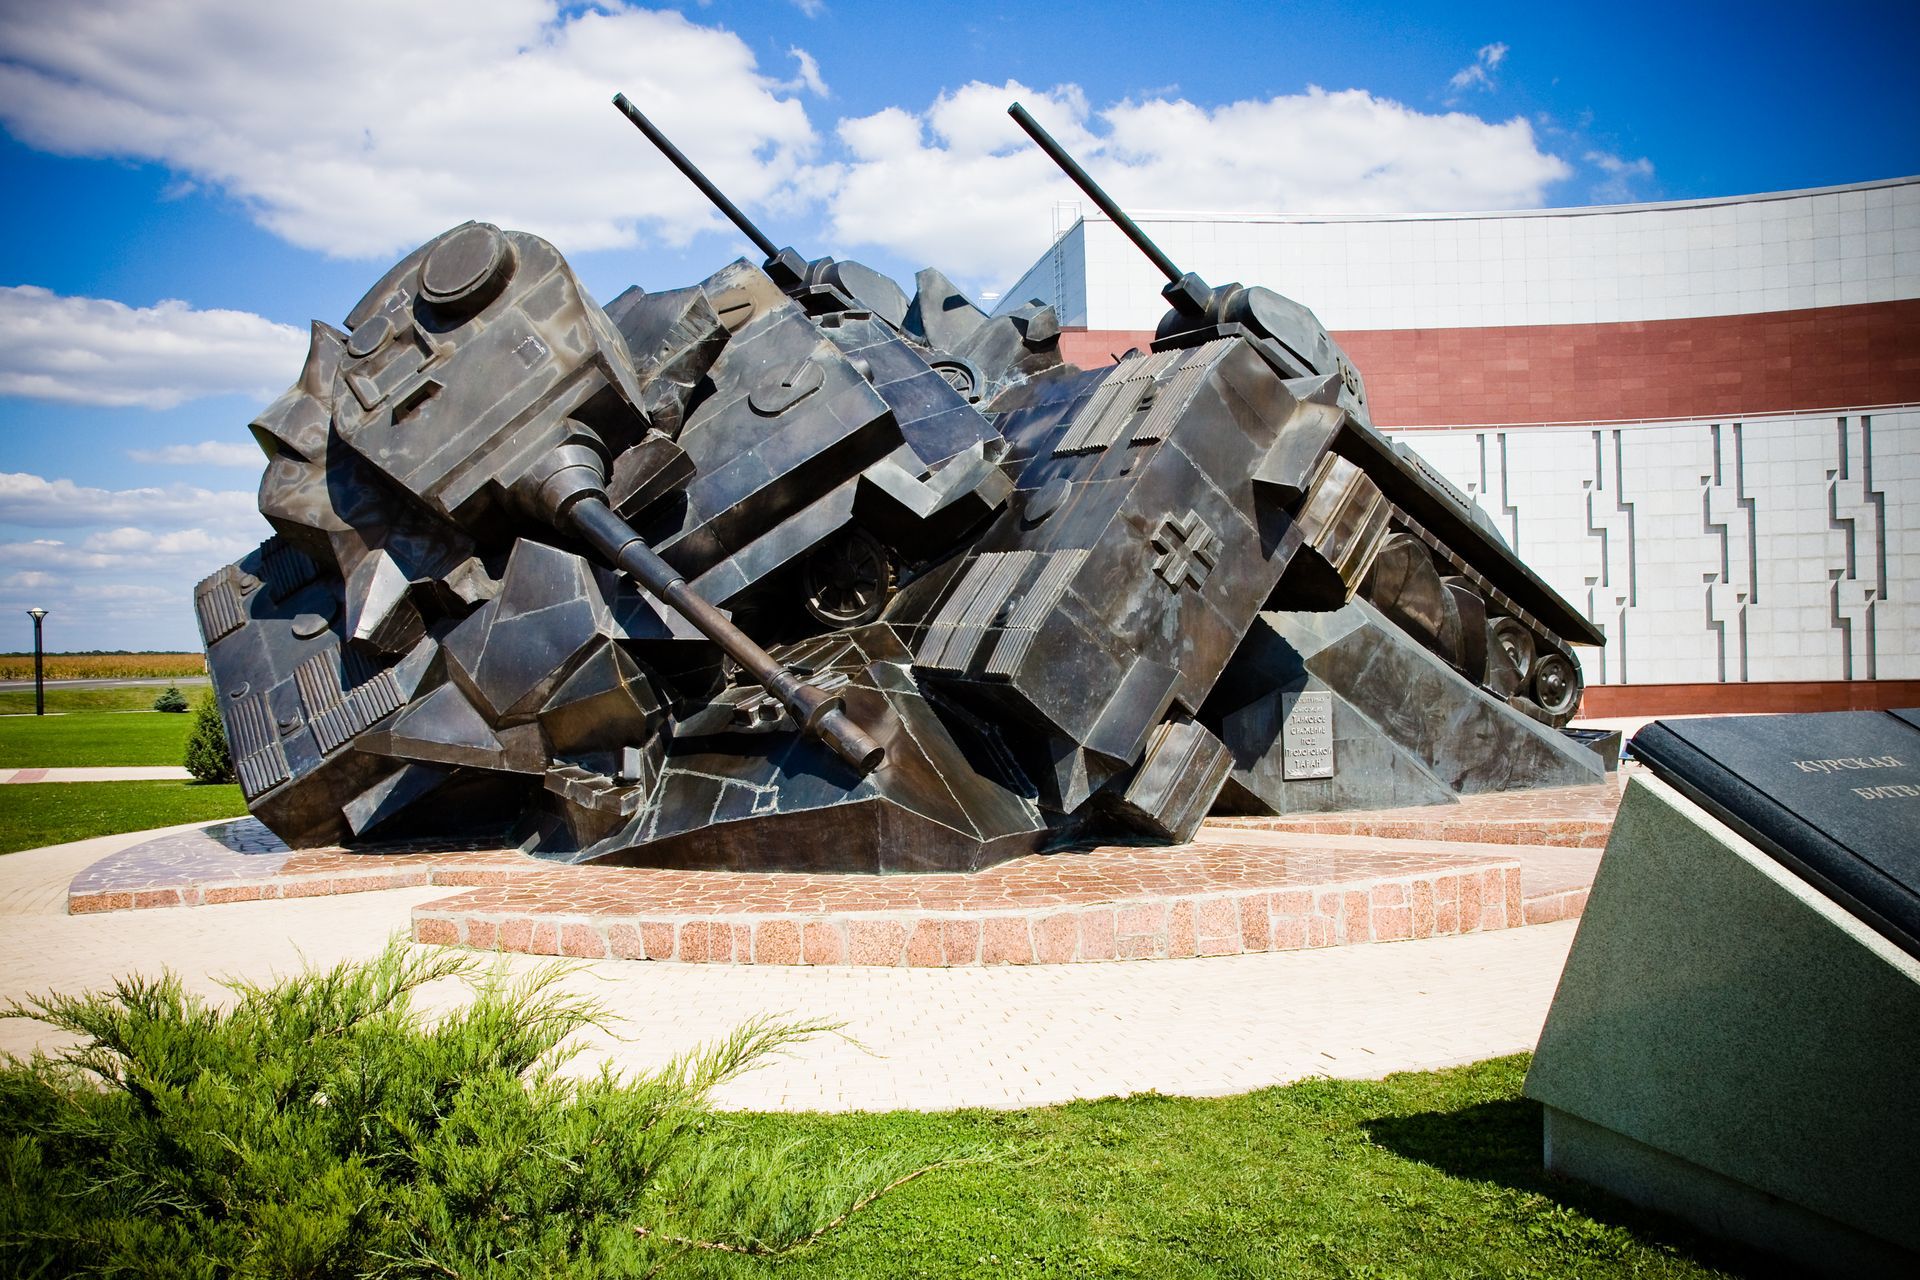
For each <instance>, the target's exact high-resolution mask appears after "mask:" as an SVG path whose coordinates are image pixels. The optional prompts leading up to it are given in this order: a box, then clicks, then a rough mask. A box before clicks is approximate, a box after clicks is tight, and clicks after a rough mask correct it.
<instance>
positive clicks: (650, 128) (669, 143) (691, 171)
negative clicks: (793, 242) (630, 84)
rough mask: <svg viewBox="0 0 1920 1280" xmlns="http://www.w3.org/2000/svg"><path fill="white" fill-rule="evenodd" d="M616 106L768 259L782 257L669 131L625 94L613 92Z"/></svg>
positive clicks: (778, 250)
mask: <svg viewBox="0 0 1920 1280" xmlns="http://www.w3.org/2000/svg"><path fill="white" fill-rule="evenodd" d="M613 105H614V106H616V107H618V108H620V112H621V114H622V115H624V116H626V118H627V119H629V120H631V121H633V127H634V128H636V129H638V130H639V131H640V132H641V133H644V134H646V135H647V141H648V142H651V143H652V144H653V145H654V146H655V147H658V148H659V150H660V154H661V155H663V156H665V157H666V158H667V159H668V160H669V161H671V162H672V164H673V167H674V168H676V169H678V170H679V171H680V172H681V173H684V174H686V175H687V181H689V182H691V183H692V184H693V185H694V186H696V187H698V188H700V194H701V195H703V196H705V197H706V198H707V199H708V200H711V201H712V202H713V207H714V208H716V209H718V210H719V211H720V212H721V213H724V214H726V215H727V220H728V221H730V222H731V223H733V225H734V226H736V227H738V228H740V233H741V234H742V235H744V236H746V238H747V239H749V240H751V241H753V243H754V244H755V245H756V246H758V248H759V250H760V252H762V253H764V254H766V255H767V257H769V258H777V257H779V256H780V249H779V247H778V246H776V245H775V244H774V243H773V241H771V240H769V239H768V238H767V234H766V232H764V231H762V230H760V228H759V227H757V226H755V225H754V224H753V219H751V218H749V217H747V215H746V214H744V213H742V212H740V209H739V206H737V205H735V204H734V203H733V201H731V200H729V199H727V197H726V195H725V194H724V193H723V192H722V191H721V190H720V188H719V187H716V186H714V185H713V180H712V179H711V178H709V177H707V175H706V174H704V173H702V172H700V166H698V165H696V164H695V163H694V162H693V161H691V160H689V159H687V157H686V155H685V154H684V153H682V152H681V150H680V148H678V147H676V146H674V145H673V140H672V139H670V138H669V137H667V135H666V134H664V133H662V132H660V130H659V128H658V127H657V126H656V125H655V124H654V123H653V121H651V120H649V119H647V117H646V116H645V115H644V114H642V113H641V111H640V108H638V107H636V106H634V105H633V103H631V102H629V101H627V95H626V94H624V93H616V94H614V95H613Z"/></svg>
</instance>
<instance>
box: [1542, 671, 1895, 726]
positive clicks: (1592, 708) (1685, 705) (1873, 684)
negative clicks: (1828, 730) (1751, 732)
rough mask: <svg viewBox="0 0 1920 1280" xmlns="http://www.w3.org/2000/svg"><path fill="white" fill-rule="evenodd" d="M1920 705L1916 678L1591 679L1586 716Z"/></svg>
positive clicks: (1728, 713)
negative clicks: (1679, 681) (1677, 681)
mask: <svg viewBox="0 0 1920 1280" xmlns="http://www.w3.org/2000/svg"><path fill="white" fill-rule="evenodd" d="M1914 706H1920V680H1768V681H1753V682H1750V683H1746V684H1738V683H1728V684H1590V685H1588V686H1587V690H1586V694H1585V696H1583V697H1582V698H1581V700H1580V714H1581V715H1582V716H1584V717H1587V718H1590V719H1592V718H1599V719H1604V718H1608V717H1613V716H1685V715H1710V716H1739V715H1760V714H1762V713H1765V712H1775V711H1886V710H1888V709H1890V708H1893V707H1914Z"/></svg>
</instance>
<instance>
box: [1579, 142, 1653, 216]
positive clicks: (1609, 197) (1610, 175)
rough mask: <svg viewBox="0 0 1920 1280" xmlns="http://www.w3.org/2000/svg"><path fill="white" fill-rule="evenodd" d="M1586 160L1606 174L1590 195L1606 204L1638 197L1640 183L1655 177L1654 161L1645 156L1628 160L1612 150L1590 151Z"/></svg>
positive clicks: (1621, 202) (1622, 202)
mask: <svg viewBox="0 0 1920 1280" xmlns="http://www.w3.org/2000/svg"><path fill="white" fill-rule="evenodd" d="M1586 161H1587V163H1588V164H1590V165H1592V166H1593V167H1594V168H1596V169H1598V170H1599V171H1600V172H1601V173H1603V174H1605V175H1606V176H1605V177H1604V178H1602V179H1601V180H1600V181H1598V182H1596V183H1594V184H1593V186H1592V187H1591V188H1590V189H1589V191H1588V195H1589V196H1590V197H1591V198H1592V199H1594V200H1598V201H1601V202H1602V203H1606V204H1625V203H1627V202H1628V201H1630V200H1634V199H1636V198H1638V190H1639V185H1640V183H1642V182H1644V181H1646V180H1647V179H1649V178H1651V177H1653V161H1651V160H1649V159H1647V158H1646V157H1645V156H1641V157H1639V158H1638V159H1634V160H1628V159H1626V158H1625V157H1624V156H1617V155H1615V154H1613V153H1612V152H1610V151H1589V152H1587V154H1586Z"/></svg>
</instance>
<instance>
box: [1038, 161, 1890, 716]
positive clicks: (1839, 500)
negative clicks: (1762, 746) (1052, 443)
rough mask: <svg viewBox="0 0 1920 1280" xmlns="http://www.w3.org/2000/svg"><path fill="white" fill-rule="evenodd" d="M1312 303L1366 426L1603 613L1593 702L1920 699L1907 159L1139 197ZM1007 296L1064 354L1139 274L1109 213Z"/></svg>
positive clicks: (1073, 213)
mask: <svg viewBox="0 0 1920 1280" xmlns="http://www.w3.org/2000/svg"><path fill="white" fill-rule="evenodd" d="M1133 216H1134V218H1135V220H1136V221H1137V222H1138V223H1139V224H1140V225H1141V227H1142V229H1143V230H1144V231H1145V232H1146V233H1147V235H1148V236H1150V237H1151V238H1152V239H1153V240H1154V241H1155V242H1156V243H1157V244H1158V245H1159V246H1160V247H1161V248H1162V249H1164V250H1165V251H1166V252H1167V254H1168V255H1169V256H1170V257H1172V259H1173V260H1174V261H1175V262H1176V263H1178V264H1179V265H1180V267H1181V268H1182V269H1184V270H1187V271H1193V272H1196V273H1198V274H1199V275H1200V276H1201V277H1202V278H1204V279H1205V280H1207V281H1208V282H1209V283H1212V284H1222V283H1225V282H1227V281H1232V280H1238V281H1241V282H1244V283H1247V284H1264V285H1266V286H1268V287H1270V288H1273V289H1276V290H1278V291H1279V292H1281V293H1283V294H1286V295H1287V296H1289V297H1291V298H1294V299H1296V300H1298V301H1300V302H1302V303H1305V304H1306V305H1307V306H1309V307H1312V308H1313V309H1314V311H1315V312H1316V313H1317V314H1318V316H1319V317H1320V320H1321V322H1322V323H1323V324H1325V325H1326V326H1327V328H1328V329H1329V330H1331V331H1332V333H1333V336H1334V337H1335V339H1336V340H1338V341H1339V342H1340V343H1341V345H1342V346H1344V347H1345V348H1346V351H1347V353H1348V355H1349V356H1350V357H1351V358H1352V361H1353V363H1354V365H1355V366H1356V367H1357V368H1358V369H1359V371H1360V373H1361V375H1362V376H1363V378H1364V379H1365V382H1366V391H1367V397H1368V402H1369V405H1370V407H1371V410H1372V414H1373V419H1374V422H1375V424H1376V425H1377V426H1380V427H1382V428H1384V429H1386V430H1388V431H1389V433H1391V434H1393V435H1394V436H1395V437H1397V438H1398V439H1401V440H1405V441H1408V442H1409V443H1411V444H1412V445H1413V447H1414V448H1415V449H1416V450H1417V451H1418V452H1419V453H1420V455H1421V456H1422V457H1423V458H1425V459H1426V460H1427V461H1428V462H1429V463H1430V464H1431V465H1432V466H1433V467H1434V468H1435V469H1437V470H1438V471H1440V472H1441V473H1442V474H1444V475H1445V476H1446V477H1447V478H1448V479H1450V480H1452V481H1453V482H1454V483H1455V484H1456V485H1458V486H1459V487H1460V488H1461V489H1463V490H1465V491H1466V492H1467V493H1468V494H1470V495H1472V496H1473V498H1474V500H1475V501H1476V502H1478V503H1480V504H1481V505H1482V506H1483V507H1484V508H1485V509H1486V511H1488V512H1489V513H1490V514H1491V515H1492V516H1493V517H1494V518H1495V519H1496V520H1497V521H1498V523H1499V526H1500V528H1501V530H1502V532H1503V533H1504V534H1505V536H1506V537H1507V539H1508V541H1509V543H1510V544H1511V545H1512V546H1513V548H1514V549H1515V550H1516V551H1517V552H1518V553H1519V554H1520V555H1521V557H1522V558H1524V559H1525V560H1526V562H1527V563H1528V564H1529V565H1531V566H1532V567H1533V568H1534V569H1535V570H1537V571H1538V572H1539V573H1540V574H1541V575H1542V576H1543V577H1544V578H1546V580H1547V581H1548V582H1550V583H1551V584H1552V585H1553V586H1554V587H1555V588H1556V589H1558V590H1559V591H1560V592H1561V594H1562V595H1564V596H1565V597H1566V598H1567V599H1568V600H1570V601H1572V602H1574V604H1575V605H1576V606H1577V607H1579V608H1580V609H1581V610H1582V611H1583V612H1584V613H1585V614H1586V615H1587V616H1588V617H1589V618H1591V619H1592V620H1593V621H1594V622H1596V623H1598V624H1599V625H1600V626H1601V627H1602V628H1603V629H1604V630H1605V632H1606V634H1607V644H1606V646H1605V647H1604V648H1603V649H1597V650H1592V649H1590V650H1581V651H1579V652H1580V653H1581V657H1582V661H1583V662H1584V664H1585V668H1586V670H1585V674H1586V678H1587V682H1588V687H1587V695H1586V700H1585V703H1584V705H1583V713H1584V714H1586V715H1588V716H1607V715H1636V714H1645V715H1651V714H1663V713H1672V714H1677V713H1682V712H1689V711H1702V712H1740V711H1756V712H1757V711H1786V710H1825V709H1837V708H1847V707H1862V708H1864V707H1885V706H1914V705H1920V599H1916V596H1917V594H1920V177H1909V178H1898V179H1893V180H1890V181H1884V182H1867V183H1859V184H1856V185H1852V186H1844V187H1826V188H1821V189H1817V190H1808V191H1786V192H1775V193H1770V194H1764V195H1751V196H1739V197H1733V198H1727V199H1713V200H1687V201H1676V202H1671V203H1662V204H1639V205H1617V206H1606V207H1592V208H1579V209H1536V210H1525V211H1519V212H1510V213H1443V214H1396V215H1351V216H1343V215H1324V214H1316V215H1295V214H1274V213H1201V212H1178V211H1152V210H1139V211H1133ZM1055 220H1056V237H1055V242H1054V244H1053V246H1052V248H1050V249H1049V250H1048V251H1047V253H1046V254H1045V255H1044V256H1043V257H1042V258H1041V259H1040V260H1039V261H1038V262H1037V263H1035V264H1034V266H1033V267H1032V268H1031V269H1030V270H1029V271H1028V272H1027V273H1026V275H1025V276H1023V277H1022V278H1021V279H1020V281H1019V282H1018V283H1017V284H1015V285H1014V286H1013V287H1011V288H1010V289H1008V290H1007V291H1006V293H1005V295H1004V301H1003V303H1002V306H1003V307H1008V306H1012V305H1016V304H1018V303H1021V302H1025V301H1027V300H1029V299H1034V298H1038V299H1042V300H1044V301H1046V302H1049V303H1052V304H1053V305H1054V306H1055V307H1056V309H1057V310H1058V312H1059V315H1060V320H1061V323H1062V325H1063V327H1064V329H1065V333H1064V335H1063V338H1062V346H1063V351H1064V354H1065V355H1066V356H1067V358H1068V359H1069V360H1072V361H1074V362H1075V363H1078V364H1082V365H1085V366H1089V367H1095V366H1098V365H1101V364H1105V363H1107V362H1109V361H1110V360H1111V359H1112V358H1113V357H1114V356H1116V355H1118V354H1120V353H1123V352H1125V351H1127V350H1128V349H1130V348H1135V347H1138V348H1141V349H1143V350H1144V349H1145V348H1146V347H1147V346H1148V344H1149V343H1150V342H1151V341H1152V338H1153V330H1154V327H1155V326H1156V325H1157V324H1158V323H1159V320H1160V316H1161V315H1162V313H1163V312H1164V311H1165V309H1166V303H1165V301H1164V300H1163V299H1162V298H1161V296H1160V287H1161V284H1162V277H1161V276H1160V275H1159V273H1158V272H1156V271H1155V270H1154V268H1153V266H1152V265H1151V264H1150V263H1149V262H1148V261H1147V260H1146V259H1145V258H1144V257H1143V256H1142V255H1141V253H1140V252H1139V250H1137V249H1136V248H1134V247H1133V245H1132V244H1130V243H1129V242H1128V241H1127V240H1126V239H1125V238H1124V237H1123V236H1122V235H1121V233H1120V232H1119V230H1118V229H1117V228H1116V227H1115V226H1114V225H1113V224H1112V223H1111V222H1110V221H1108V220H1107V219H1106V218H1105V217H1104V216H1103V215H1101V214H1100V213H1098V212H1097V211H1094V210H1091V209H1082V208H1081V207H1080V206H1077V205H1063V206H1061V207H1060V208H1059V209H1058V210H1056V213H1055Z"/></svg>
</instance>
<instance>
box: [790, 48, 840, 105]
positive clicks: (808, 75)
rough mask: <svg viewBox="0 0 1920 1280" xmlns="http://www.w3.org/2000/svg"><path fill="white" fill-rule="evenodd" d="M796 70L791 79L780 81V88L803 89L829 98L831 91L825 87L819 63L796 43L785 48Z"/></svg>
mask: <svg viewBox="0 0 1920 1280" xmlns="http://www.w3.org/2000/svg"><path fill="white" fill-rule="evenodd" d="M787 56H788V57H789V58H792V59H793V61H794V65H795V68H796V70H795V71H794V75H793V79H791V80H783V81H781V82H780V86H779V87H780V88H782V89H786V90H798V89H805V90H806V91H807V92H808V93H811V94H813V95H815V96H816V97H821V98H831V97H832V96H833V91H832V90H831V89H829V88H827V82H826V80H825V79H824V78H823V77H822V76H821V74H820V63H819V60H818V59H816V58H815V57H814V56H813V55H812V54H810V53H808V52H807V51H806V50H805V49H802V48H800V47H799V46H798V45H795V46H793V47H792V48H790V49H788V50H787Z"/></svg>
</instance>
